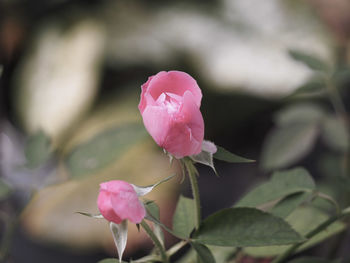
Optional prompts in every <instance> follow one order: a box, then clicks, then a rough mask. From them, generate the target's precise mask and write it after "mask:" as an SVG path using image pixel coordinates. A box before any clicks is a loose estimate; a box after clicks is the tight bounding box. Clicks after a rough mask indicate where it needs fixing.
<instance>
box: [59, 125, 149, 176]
mask: <svg viewBox="0 0 350 263" xmlns="http://www.w3.org/2000/svg"><path fill="white" fill-rule="evenodd" d="M146 135H147V133H146V131H145V129H144V127H143V126H142V125H140V124H136V123H132V124H127V125H123V126H118V127H114V128H111V129H108V130H106V131H103V132H101V133H99V134H97V135H96V136H94V137H93V138H92V139H90V140H89V141H87V142H86V143H84V144H82V145H79V146H77V147H76V148H75V149H73V151H72V152H71V153H70V154H69V155H68V157H67V159H66V164H67V167H68V169H69V171H70V174H71V175H72V176H73V177H75V178H79V177H83V176H84V175H87V174H91V173H93V172H96V171H98V170H100V169H102V168H104V167H105V166H107V165H109V164H110V163H112V162H113V161H115V160H116V159H117V158H118V157H120V156H121V155H122V154H123V153H124V152H125V151H126V150H127V149H128V148H129V147H131V146H132V145H134V144H136V143H137V142H139V141H140V140H141V139H143V138H145V137H146Z"/></svg>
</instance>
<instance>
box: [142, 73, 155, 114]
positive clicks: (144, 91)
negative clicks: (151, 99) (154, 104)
mask: <svg viewBox="0 0 350 263" xmlns="http://www.w3.org/2000/svg"><path fill="white" fill-rule="evenodd" d="M152 78H153V76H151V77H149V78H148V80H147V82H146V83H145V84H143V85H142V86H141V99H140V103H139V110H140V112H141V114H142V113H143V111H144V110H145V108H146V106H147V98H146V93H147V89H148V85H149V83H150V82H151V80H152Z"/></svg>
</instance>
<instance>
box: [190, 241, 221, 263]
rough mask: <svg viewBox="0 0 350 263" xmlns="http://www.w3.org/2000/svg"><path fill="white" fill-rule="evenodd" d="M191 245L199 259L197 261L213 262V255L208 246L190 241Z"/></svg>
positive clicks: (203, 262) (201, 262)
mask: <svg viewBox="0 0 350 263" xmlns="http://www.w3.org/2000/svg"><path fill="white" fill-rule="evenodd" d="M191 246H192V247H193V248H194V250H195V251H196V252H197V255H198V257H199V259H200V262H199V263H215V259H214V256H213V254H212V253H211V251H210V250H209V248H208V247H206V246H205V245H203V244H199V243H196V242H191Z"/></svg>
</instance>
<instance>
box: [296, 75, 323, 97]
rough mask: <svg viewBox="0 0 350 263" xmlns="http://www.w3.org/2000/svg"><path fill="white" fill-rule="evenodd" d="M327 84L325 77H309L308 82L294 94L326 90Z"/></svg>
mask: <svg viewBox="0 0 350 263" xmlns="http://www.w3.org/2000/svg"><path fill="white" fill-rule="evenodd" d="M325 89H326V84H325V82H324V79H323V78H320V77H318V76H315V77H313V78H311V79H309V80H308V81H307V82H306V83H304V84H303V85H301V86H300V87H298V88H297V89H296V90H295V91H294V92H293V94H300V93H314V92H322V91H325Z"/></svg>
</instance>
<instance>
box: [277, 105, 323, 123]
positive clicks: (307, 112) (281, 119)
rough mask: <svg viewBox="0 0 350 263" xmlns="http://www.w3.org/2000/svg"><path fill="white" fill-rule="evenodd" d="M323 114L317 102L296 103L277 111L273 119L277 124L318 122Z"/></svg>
mask: <svg viewBox="0 0 350 263" xmlns="http://www.w3.org/2000/svg"><path fill="white" fill-rule="evenodd" d="M325 116H326V112H325V110H324V109H323V108H322V107H320V106H319V105H317V104H313V103H298V104H293V105H291V106H288V107H286V108H284V109H283V110H281V111H279V112H278V113H277V114H276V116H275V121H276V123H277V125H278V126H285V125H289V124H295V123H319V122H320V121H321V120H322V119H323V118H324V117H325Z"/></svg>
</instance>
